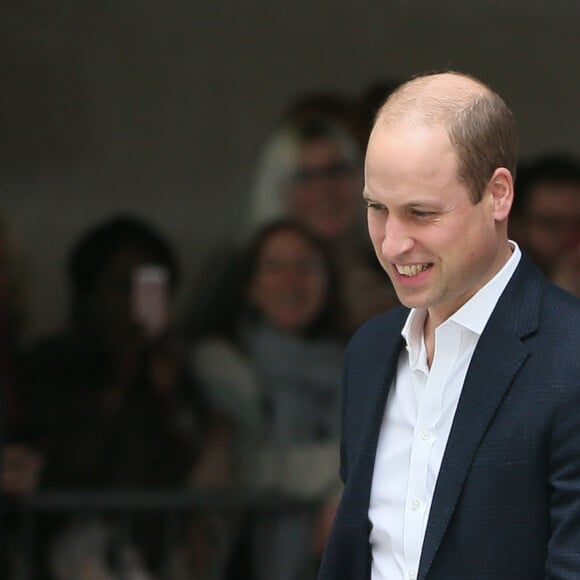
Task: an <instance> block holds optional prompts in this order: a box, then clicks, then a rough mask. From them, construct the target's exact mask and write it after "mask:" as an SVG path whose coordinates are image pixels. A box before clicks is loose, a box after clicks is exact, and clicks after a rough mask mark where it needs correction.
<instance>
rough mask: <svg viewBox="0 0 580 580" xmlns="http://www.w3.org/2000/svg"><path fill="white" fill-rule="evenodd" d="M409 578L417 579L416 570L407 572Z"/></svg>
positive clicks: (410, 579) (411, 579)
mask: <svg viewBox="0 0 580 580" xmlns="http://www.w3.org/2000/svg"><path fill="white" fill-rule="evenodd" d="M409 580H417V572H416V571H415V570H411V572H409Z"/></svg>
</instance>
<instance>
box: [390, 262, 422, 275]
mask: <svg viewBox="0 0 580 580" xmlns="http://www.w3.org/2000/svg"><path fill="white" fill-rule="evenodd" d="M428 267H429V264H411V265H408V266H407V265H401V264H395V268H397V272H399V274H402V275H403V276H416V275H417V274H419V272H423V270H426V269H427V268H428Z"/></svg>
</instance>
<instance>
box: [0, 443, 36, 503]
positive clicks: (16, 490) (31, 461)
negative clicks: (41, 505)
mask: <svg viewBox="0 0 580 580" xmlns="http://www.w3.org/2000/svg"><path fill="white" fill-rule="evenodd" d="M1 455H2V460H1V463H0V489H1V490H2V492H3V493H6V494H8V495H12V496H25V495H29V494H31V493H33V492H34V491H36V488H37V487H38V479H39V476H40V471H41V469H42V459H41V457H40V455H39V454H38V453H36V452H35V451H33V450H32V449H30V448H29V447H26V446H25V445H7V446H5V447H4V448H3V449H2V452H1Z"/></svg>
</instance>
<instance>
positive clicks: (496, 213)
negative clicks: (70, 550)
mask: <svg viewBox="0 0 580 580" xmlns="http://www.w3.org/2000/svg"><path fill="white" fill-rule="evenodd" d="M487 189H488V191H489V193H490V196H491V203H492V206H493V209H492V211H493V217H494V218H495V220H496V221H498V222H500V221H505V220H507V218H508V215H509V213H510V209H511V207H512V203H513V201H514V180H513V177H512V174H511V172H510V171H509V169H506V168H505V167H498V168H497V169H496V170H495V171H494V172H493V175H492V176H491V179H490V180H489V183H488V185H487Z"/></svg>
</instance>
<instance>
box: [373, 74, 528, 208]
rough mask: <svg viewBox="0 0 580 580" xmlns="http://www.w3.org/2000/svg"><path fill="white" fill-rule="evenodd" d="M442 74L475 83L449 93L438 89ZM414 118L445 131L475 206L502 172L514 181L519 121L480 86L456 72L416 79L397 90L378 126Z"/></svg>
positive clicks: (495, 95) (499, 100) (494, 95)
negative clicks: (385, 122) (487, 187)
mask: <svg viewBox="0 0 580 580" xmlns="http://www.w3.org/2000/svg"><path fill="white" fill-rule="evenodd" d="M442 74H443V75H451V76H456V77H457V78H458V79H461V78H463V79H465V80H468V81H470V82H469V83H467V84H465V85H464V86H456V87H452V88H451V89H450V90H441V87H435V89H433V86H434V85H436V84H437V77H438V76H440V75H442ZM437 89H439V90H437ZM409 115H410V116H411V118H412V119H414V120H415V121H416V122H418V123H422V124H426V125H437V124H440V123H442V124H443V125H444V126H445V127H446V129H447V133H448V135H449V140H450V142H451V144H452V145H453V147H454V148H455V151H456V152H457V170H458V177H459V179H461V181H463V183H465V185H466V186H467V187H468V189H469V192H470V197H471V200H472V202H473V203H474V204H476V203H479V202H480V201H481V199H482V197H483V193H484V190H485V188H486V186H487V184H488V183H489V180H490V179H491V177H492V175H493V173H494V171H495V170H496V169H497V168H499V167H505V168H506V169H508V170H509V171H510V172H511V174H512V176H513V177H514V179H515V173H516V164H517V156H518V139H517V130H516V124H515V119H514V116H513V114H512V112H511V110H510V109H509V107H508V106H507V105H506V103H505V102H504V101H503V99H502V98H501V97H500V96H499V95H498V94H497V93H495V92H494V91H493V90H492V89H491V88H489V87H488V86H487V85H485V84H483V83H482V82H480V81H479V80H477V79H475V78H473V77H471V76H469V75H465V74H462V73H455V72H448V73H430V74H427V75H422V76H419V77H415V78H413V79H411V80H409V81H407V82H405V83H403V84H402V85H401V86H400V87H399V88H397V89H395V91H394V92H393V93H392V94H391V95H390V96H389V98H388V99H387V100H386V101H385V104H384V105H383V107H382V108H381V109H380V110H379V113H378V115H377V121H380V119H381V118H386V119H387V121H388V122H390V123H396V122H400V121H404V120H405V118H406V117H407V116H409Z"/></svg>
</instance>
